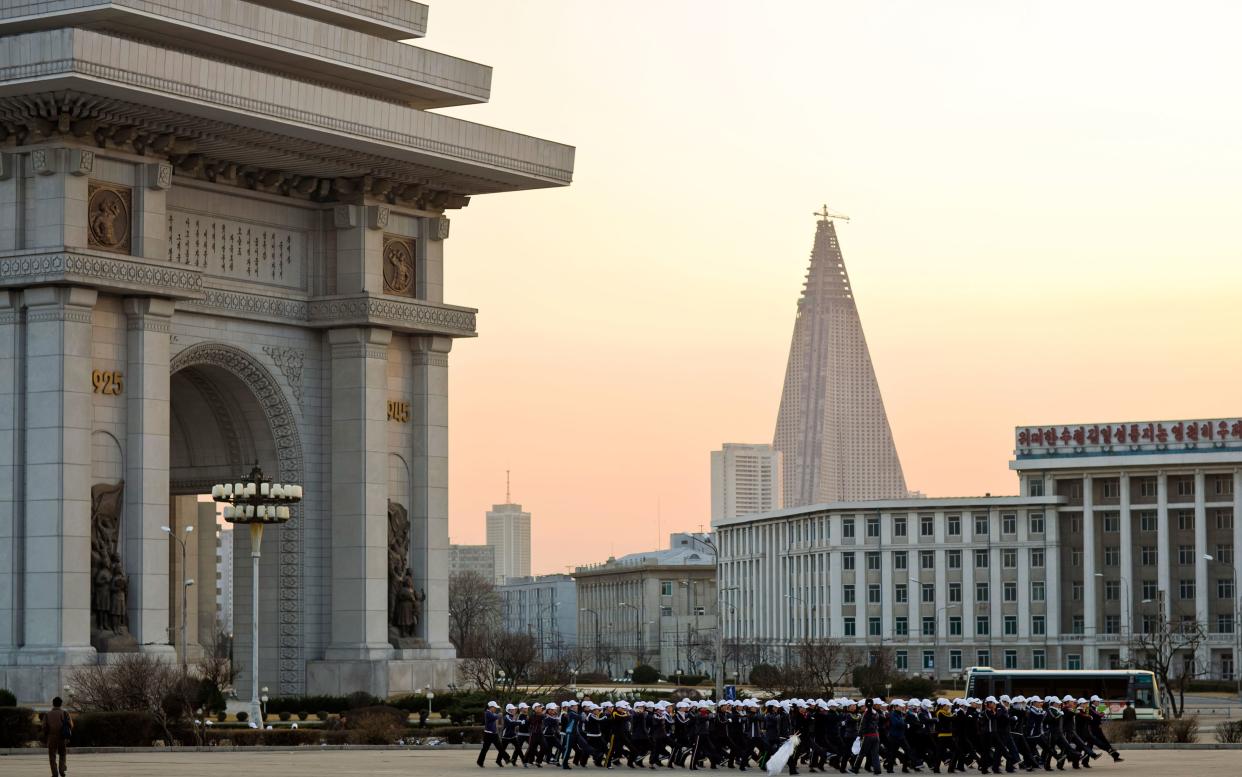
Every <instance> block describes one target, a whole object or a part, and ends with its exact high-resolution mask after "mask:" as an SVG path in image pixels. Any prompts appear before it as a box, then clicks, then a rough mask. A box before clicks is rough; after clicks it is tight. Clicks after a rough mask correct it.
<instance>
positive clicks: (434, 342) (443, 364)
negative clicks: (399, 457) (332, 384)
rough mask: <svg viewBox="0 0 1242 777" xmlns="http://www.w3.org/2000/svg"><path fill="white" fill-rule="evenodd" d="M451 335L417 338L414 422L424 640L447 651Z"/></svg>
mask: <svg viewBox="0 0 1242 777" xmlns="http://www.w3.org/2000/svg"><path fill="white" fill-rule="evenodd" d="M452 345H453V341H452V340H450V339H449V338H447V337H431V336H424V337H411V338H410V347H411V349H412V350H413V352H414V358H413V359H411V365H412V367H413V372H414V376H413V377H414V384H413V390H412V392H411V397H410V400H411V401H410V423H411V425H412V427H413V428H412V437H413V440H414V451H413V455H412V457H411V469H412V470H413V481H414V482H413V488H412V495H411V496H412V498H411V499H410V502H411V506H410V552H411V555H412V556H413V558H412V559H411V567H412V568H413V569H414V574H415V576H416V577H417V584H418V586H419V587H420V588H425V589H426V592H427V601H426V602H424V603H423V619H424V621H423V624H422V626H421V629H422V637H423V638H424V639H425V640H427V644H428V646H429V647H433V648H447V647H450V646H451V643H450V642H449V638H448V572H449V571H448V354H449V349H450V348H452Z"/></svg>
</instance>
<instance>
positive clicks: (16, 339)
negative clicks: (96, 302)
mask: <svg viewBox="0 0 1242 777" xmlns="http://www.w3.org/2000/svg"><path fill="white" fill-rule="evenodd" d="M0 218H2V217H0ZM20 337H21V316H20V311H19V308H18V295H17V293H16V292H12V291H2V290H0V664H7V663H11V660H12V659H11V656H10V651H12V650H15V649H16V648H17V646H18V645H19V644H20V639H19V637H20V635H21V624H20V616H21V582H22V581H21V570H22V567H21V561H22V554H21V551H20V547H19V546H20V543H21V542H22V535H21V533H20V532H19V528H20V526H19V523H18V515H19V510H20V500H21V490H20V483H19V482H18V478H19V476H20V469H19V468H18V466H17V462H18V461H20V460H21V455H20V453H21V451H20V447H19V446H20V440H21V436H20V433H19V424H20V421H21V418H22V415H23V413H22V409H21V408H22V405H21V401H22V396H21V393H22V384H21V362H20V361H19V359H20V357H21V342H20Z"/></svg>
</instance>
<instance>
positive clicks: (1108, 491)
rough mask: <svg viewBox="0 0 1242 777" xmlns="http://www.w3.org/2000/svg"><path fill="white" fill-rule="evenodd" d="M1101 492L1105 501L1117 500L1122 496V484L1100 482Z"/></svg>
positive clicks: (1107, 481) (1111, 481)
mask: <svg viewBox="0 0 1242 777" xmlns="http://www.w3.org/2000/svg"><path fill="white" fill-rule="evenodd" d="M1100 492H1101V493H1102V494H1103V498H1104V499H1116V498H1117V497H1119V496H1121V484H1120V483H1119V482H1117V481H1116V480H1102V481H1100Z"/></svg>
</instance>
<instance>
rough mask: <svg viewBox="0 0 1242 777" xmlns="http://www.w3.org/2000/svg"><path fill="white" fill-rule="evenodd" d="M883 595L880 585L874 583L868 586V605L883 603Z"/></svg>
mask: <svg viewBox="0 0 1242 777" xmlns="http://www.w3.org/2000/svg"><path fill="white" fill-rule="evenodd" d="M883 595H884V594H882V593H880V584H879V583H872V584H871V585H869V586H867V604H879V603H880V602H881V601H882V599H881V598H880V597H881V596H883Z"/></svg>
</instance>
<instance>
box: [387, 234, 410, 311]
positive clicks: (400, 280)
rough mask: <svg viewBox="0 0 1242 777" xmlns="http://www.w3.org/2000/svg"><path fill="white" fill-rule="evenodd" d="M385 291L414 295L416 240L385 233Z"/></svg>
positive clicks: (403, 295)
mask: <svg viewBox="0 0 1242 777" xmlns="http://www.w3.org/2000/svg"><path fill="white" fill-rule="evenodd" d="M384 293H385V294H396V295H399V296H402V297H413V296H414V241H413V240H412V239H411V238H408V237H398V236H396V235H384Z"/></svg>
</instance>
